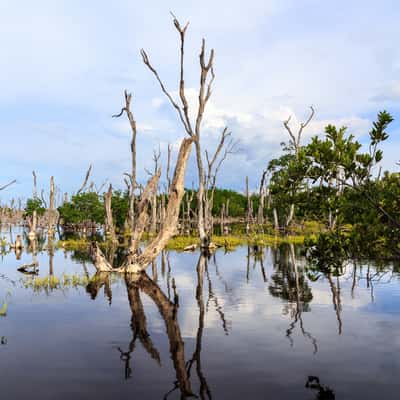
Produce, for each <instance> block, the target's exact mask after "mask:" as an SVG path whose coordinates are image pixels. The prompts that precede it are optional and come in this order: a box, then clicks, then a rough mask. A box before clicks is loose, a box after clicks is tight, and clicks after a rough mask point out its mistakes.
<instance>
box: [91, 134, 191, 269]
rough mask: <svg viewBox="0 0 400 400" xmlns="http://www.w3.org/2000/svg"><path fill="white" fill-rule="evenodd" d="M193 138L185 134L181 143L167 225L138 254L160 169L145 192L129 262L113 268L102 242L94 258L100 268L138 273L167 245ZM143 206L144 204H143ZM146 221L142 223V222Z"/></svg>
mask: <svg viewBox="0 0 400 400" xmlns="http://www.w3.org/2000/svg"><path fill="white" fill-rule="evenodd" d="M192 142H193V139H191V138H185V139H183V141H182V143H181V147H180V149H179V154H178V159H177V162H176V167H175V172H174V177H173V181H172V184H171V188H170V192H169V201H168V206H167V210H166V215H165V220H164V221H163V227H162V229H161V231H160V232H159V233H158V235H157V236H156V237H155V238H154V239H153V240H152V241H151V242H150V244H149V245H148V246H147V247H146V248H145V249H144V251H143V253H142V254H140V255H138V254H137V248H138V243H139V240H140V237H141V235H142V233H143V229H144V226H145V222H146V221H147V218H148V217H146V215H147V207H145V206H146V205H147V201H148V198H149V197H150V196H151V194H152V193H153V191H154V190H156V188H157V184H158V179H159V177H160V173H161V172H160V171H159V172H158V174H156V175H154V176H153V177H152V178H151V180H150V181H149V183H148V184H147V185H146V188H145V190H144V192H143V195H142V200H141V203H142V202H143V203H144V204H143V210H141V212H140V213H139V216H138V220H139V221H138V223H137V224H136V227H135V231H134V234H133V239H132V243H131V246H130V254H129V256H128V259H127V262H126V263H125V264H124V265H123V266H122V267H120V268H117V269H113V267H112V265H111V264H110V263H108V262H107V260H105V258H104V255H103V254H102V252H101V250H100V249H99V248H98V246H95V248H94V249H93V250H94V253H93V258H94V264H95V267H96V268H97V270H99V271H108V272H112V271H117V272H128V273H138V272H141V271H144V270H145V269H146V268H147V266H148V265H149V264H150V263H151V261H152V260H153V259H155V258H156V257H157V255H158V254H159V253H160V252H161V251H162V250H163V249H164V248H165V246H166V244H167V243H168V241H169V239H170V238H171V237H172V236H173V235H174V233H175V232H176V228H177V224H178V219H179V210H180V205H181V201H182V197H183V194H184V180H185V173H186V166H187V161H188V158H189V155H190V150H191V145H192ZM139 209H140V205H139ZM140 221H142V223H140Z"/></svg>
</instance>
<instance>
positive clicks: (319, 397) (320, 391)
mask: <svg viewBox="0 0 400 400" xmlns="http://www.w3.org/2000/svg"><path fill="white" fill-rule="evenodd" d="M305 386H306V388H307V389H311V390H314V391H316V395H315V399H316V400H335V398H336V396H335V392H334V391H333V390H332V389H331V388H330V387H328V386H323V385H321V383H320V381H319V378H318V376H309V377H308V378H307V382H306V385H305Z"/></svg>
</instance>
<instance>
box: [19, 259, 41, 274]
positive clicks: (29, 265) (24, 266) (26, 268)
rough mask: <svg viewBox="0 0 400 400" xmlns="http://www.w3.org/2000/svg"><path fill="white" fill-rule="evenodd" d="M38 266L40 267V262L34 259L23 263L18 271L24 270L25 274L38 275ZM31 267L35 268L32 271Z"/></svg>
mask: <svg viewBox="0 0 400 400" xmlns="http://www.w3.org/2000/svg"><path fill="white" fill-rule="evenodd" d="M38 267H39V262H38V261H34V262H32V263H30V264H22V265H21V266H20V267H19V268H17V271H19V272H22V273H24V274H29V275H37V274H38ZM29 268H33V269H32V270H31V271H29Z"/></svg>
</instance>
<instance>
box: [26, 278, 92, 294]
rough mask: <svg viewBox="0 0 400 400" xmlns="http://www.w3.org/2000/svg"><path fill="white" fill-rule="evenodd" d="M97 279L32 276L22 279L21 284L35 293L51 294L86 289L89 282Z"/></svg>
mask: <svg viewBox="0 0 400 400" xmlns="http://www.w3.org/2000/svg"><path fill="white" fill-rule="evenodd" d="M95 279H96V277H94V278H92V279H90V278H89V277H87V276H86V275H78V274H73V275H68V274H63V275H61V276H60V277H57V276H54V275H49V276H44V277H39V276H31V277H25V278H21V280H20V283H21V285H22V286H23V287H24V288H25V289H32V290H33V292H35V293H43V292H44V293H46V294H49V293H50V292H52V291H54V290H61V291H65V290H67V289H71V288H73V289H77V288H80V287H86V286H87V285H88V283H89V282H91V281H92V280H95Z"/></svg>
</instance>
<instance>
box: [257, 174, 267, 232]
mask: <svg viewBox="0 0 400 400" xmlns="http://www.w3.org/2000/svg"><path fill="white" fill-rule="evenodd" d="M266 175H267V171H266V170H265V171H264V172H263V174H262V177H261V182H260V192H259V203H258V212H257V223H258V225H263V224H264V204H265V196H266V193H265V177H266Z"/></svg>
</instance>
